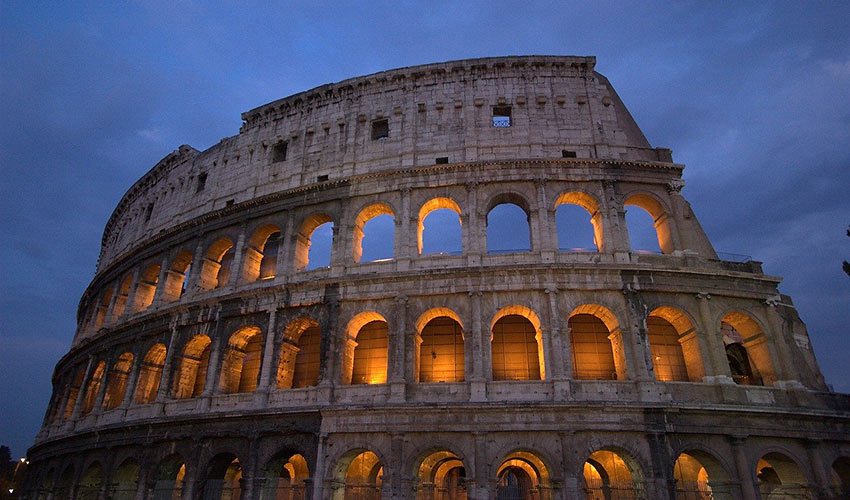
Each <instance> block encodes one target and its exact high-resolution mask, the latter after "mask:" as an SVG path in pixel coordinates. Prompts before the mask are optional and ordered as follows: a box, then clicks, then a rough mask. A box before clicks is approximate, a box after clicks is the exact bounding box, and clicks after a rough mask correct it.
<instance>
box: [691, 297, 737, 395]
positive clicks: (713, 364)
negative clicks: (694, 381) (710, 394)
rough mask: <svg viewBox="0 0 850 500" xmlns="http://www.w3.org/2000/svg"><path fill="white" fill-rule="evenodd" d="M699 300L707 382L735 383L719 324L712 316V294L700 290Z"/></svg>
mask: <svg viewBox="0 0 850 500" xmlns="http://www.w3.org/2000/svg"><path fill="white" fill-rule="evenodd" d="M696 297H697V300H698V301H699V316H700V322H701V323H702V325H703V332H702V333H703V334H702V335H699V336H698V337H697V338H698V339H699V340H700V344H699V346H700V350H701V351H702V354H703V359H704V361H703V363H704V364H705V373H706V376H705V377H704V381H705V382H709V383H710V382H716V383H721V384H734V383H735V382H734V381H733V380H732V372H731V371H730V370H729V363H728V362H727V361H726V348H725V346H724V345H723V339H721V338H720V335H719V331H720V329H719V325H715V324H714V321H713V320H712V317H711V310H710V308H709V305H708V301H709V300H711V295H710V294H708V293H704V292H700V293H698V294H697V295H696Z"/></svg>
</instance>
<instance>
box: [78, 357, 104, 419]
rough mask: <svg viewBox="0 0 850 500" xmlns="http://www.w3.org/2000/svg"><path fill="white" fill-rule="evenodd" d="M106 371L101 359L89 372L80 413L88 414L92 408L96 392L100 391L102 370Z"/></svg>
mask: <svg viewBox="0 0 850 500" xmlns="http://www.w3.org/2000/svg"><path fill="white" fill-rule="evenodd" d="M105 371H106V362H105V361H101V362H100V363H98V364H97V366H96V367H95V369H94V370H93V371H92V372H91V377H90V378H89V383H88V385H87V386H86V396H85V399H84V400H83V408H82V414H83V415H88V414H89V412H91V411H92V409H93V408H94V402H95V400H96V399H97V393H98V392H99V391H100V384H101V381H102V380H103V372H105Z"/></svg>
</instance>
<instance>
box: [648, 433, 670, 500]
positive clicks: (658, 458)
mask: <svg viewBox="0 0 850 500" xmlns="http://www.w3.org/2000/svg"><path fill="white" fill-rule="evenodd" d="M647 442H648V443H649V452H650V456H651V458H652V471H653V474H652V479H650V478H645V479H646V483H647V485H650V484H651V485H652V489H654V490H655V495H654V497H653V498H659V499H661V498H669V499H670V500H676V480H675V478H674V477H673V468H672V467H670V464H672V463H673V462H674V460H673V458H672V457H671V456H670V451H669V446H668V444H667V438H666V436H665V435H664V434H663V433H662V432H648V433H647ZM649 493H650V494H651V493H652V491H649Z"/></svg>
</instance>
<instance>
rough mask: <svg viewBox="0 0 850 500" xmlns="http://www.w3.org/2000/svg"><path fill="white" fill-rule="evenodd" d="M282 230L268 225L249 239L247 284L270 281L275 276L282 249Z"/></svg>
mask: <svg viewBox="0 0 850 500" xmlns="http://www.w3.org/2000/svg"><path fill="white" fill-rule="evenodd" d="M280 240H281V237H280V228H278V227H277V226H275V225H274V224H266V225H264V226H262V227H260V228H258V229H257V230H256V231H254V234H252V235H251V238H249V239H248V248H247V249H246V250H245V257H244V258H245V263H244V269H245V271H244V278H245V281H246V282H251V281H262V280H270V279H273V278H274V276H275V268H276V267H277V254H278V250H279V249H280Z"/></svg>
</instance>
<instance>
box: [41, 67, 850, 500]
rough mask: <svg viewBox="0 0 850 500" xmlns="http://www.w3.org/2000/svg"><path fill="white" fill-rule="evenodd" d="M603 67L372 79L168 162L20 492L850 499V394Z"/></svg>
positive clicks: (138, 212) (113, 258) (256, 117)
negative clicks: (640, 232)
mask: <svg viewBox="0 0 850 500" xmlns="http://www.w3.org/2000/svg"><path fill="white" fill-rule="evenodd" d="M595 62H596V61H595V58H593V57H573V56H527V57H499V58H486V59H474V60H462V61H454V62H447V63H440V64H429V65H424V66H416V67H408V68H401V69H396V70H391V71H385V72H381V73H376V74H373V75H368V76H362V77H357V78H352V79H349V80H345V81H342V82H340V83H334V84H328V85H324V86H321V87H317V88H315V89H312V90H308V91H306V92H302V93H299V94H295V95H292V96H290V97H286V98H284V99H280V100H278V101H274V102H271V103H269V104H265V105H263V106H260V107H258V108H255V109H252V110H250V111H247V112H245V113H243V114H242V125H241V128H240V130H239V133H238V134H237V135H235V136H233V137H228V138H225V139H222V140H221V141H220V142H219V143H218V144H216V145H215V146H213V147H211V148H209V149H207V150H206V151H198V150H196V149H194V148H192V147H190V146H185V145H184V146H180V148H179V149H177V150H176V151H174V152H172V153H171V154H169V155H168V156H166V157H165V158H163V159H162V160H161V161H160V162H159V163H157V164H156V165H155V166H154V167H153V168H152V169H151V170H150V171H149V172H148V173H146V174H145V175H144V176H142V177H141V179H139V180H138V181H137V182H136V183H135V184H134V185H133V186H132V187H130V189H129V190H128V191H127V193H126V194H125V195H124V196H123V197H122V198H121V201H120V202H119V203H118V206H117V207H116V208H115V210H114V212H113V214H112V216H111V217H110V218H109V221H108V222H107V224H106V228H105V230H104V232H103V240H102V246H101V251H100V256H99V260H98V265H97V270H96V273H95V276H94V279H93V280H92V281H91V284H90V285H89V286H88V288H87V290H86V291H85V293H84V294H83V296H82V299H81V301H80V305H79V309H78V316H77V318H78V321H77V324H78V329H77V331H76V334H75V336H74V340H73V344H72V346H71V349H70V351H69V352H68V353H67V354H66V355H65V356H64V357H63V358H62V359H61V360H60V361H59V363H58V364H57V366H56V369H55V372H54V375H53V389H54V390H53V395H52V397H51V400H50V404H49V408H48V410H47V412H46V416H45V418H44V423H43V427H42V429H41V431H40V433H39V435H38V436H37V438H36V443H35V445H34V446H33V447H32V448H31V449H30V450H29V459H30V461H31V468H30V472H31V473H30V474H29V476H28V478H27V483H26V485H25V490H24V497H26V498H32V499H36V498H38V499H64V498H75V499H77V498H79V499H145V498H154V499H163V500H165V499H168V500H176V499H179V498H183V499H216V500H218V499H227V500H236V499H263V500H270V499H280V500H283V499H286V500H296V499H297V500H301V499H315V500H319V499H328V500H372V499H379V498H381V499H418V500H438V499H439V500H460V499H469V500H472V499H475V500H486V499H499V500H509V499H522V500H531V499H533V500H554V499H594V500H596V499H600V500H602V499H604V500H609V499H673V498H677V499H700V500H707V499H712V498H713V499H738V498H741V499H745V500H756V499H760V498H761V499H779V498H781V499H786V498H808V499H824V498H848V495H850V493H848V492H850V397H848V396H847V395H841V394H835V393H832V392H831V391H829V390H828V389H827V386H826V384H825V382H824V379H823V376H822V375H821V373H820V370H819V368H818V365H817V363H816V361H815V358H814V355H813V352H812V349H811V346H810V343H809V337H808V334H807V331H806V327H805V325H804V324H803V322H802V321H801V320H800V318H799V317H798V315H797V312H796V310H795V309H794V306H793V304H792V302H791V299H790V298H789V297H788V296H785V295H782V294H780V293H779V292H778V290H777V286H778V284H779V282H780V278H778V277H775V276H769V275H765V274H764V273H763V272H762V268H761V264H760V263H759V262H755V261H752V260H748V259H741V258H730V257H725V258H724V256H723V254H720V255H718V253H716V252H715V250H714V248H713V247H712V245H711V243H710V242H709V241H708V239H707V237H706V235H705V233H704V232H703V230H702V228H701V227H700V224H699V222H698V221H697V218H696V216H695V214H694V212H693V211H692V209H691V207H690V205H689V204H688V202H687V201H686V200H685V199H684V198H683V196H682V192H681V191H682V186H683V182H682V170H683V168H684V166H683V165H681V164H677V163H674V162H673V159H672V154H671V152H670V150H669V149H664V148H653V147H651V146H650V144H649V142H648V141H647V139H646V138H645V137H644V135H643V133H642V132H641V130H640V129H639V128H638V126H637V124H636V123H635V121H634V120H633V118H632V116H631V115H630V114H629V111H628V110H627V109H626V108H625V106H624V105H623V103H622V101H621V100H620V98H619V97H618V95H617V93H616V92H615V91H614V89H613V87H612V86H611V84H610V83H609V81H608V80H607V79H606V78H605V77H604V76H602V75H600V74H599V73H597V72H596V71H595V70H594V66H595ZM576 211H578V212H576ZM627 212H631V214H632V215H634V214H641V213H643V214H645V215H646V217H645V219H644V220H646V221H648V222H647V224H646V229H647V230H648V231H650V232H651V234H652V235H653V236H652V237H653V238H655V239H657V251H655V252H646V251H637V249H636V248H634V246H633V245H632V244H631V243H630V242H631V241H633V239H634V235H632V238H630V235H629V226H628V225H627V224H626V219H627V216H626V214H627ZM494 213H496V214H499V213H501V214H503V216H499V217H496V216H494ZM576 213H579V214H580V216H579V217H573V218H570V219H569V220H574V221H578V222H576V223H573V224H570V225H568V228H569V230H561V231H559V230H558V229H559V228H560V227H561V225H559V222H558V221H559V220H560V219H559V218H560V217H561V216H562V214H573V215H575V214H576ZM517 214H519V216H517ZM630 216H631V215H630ZM506 221H508V222H506ZM379 222H380V223H381V224H383V226H380V227H382V228H383V229H382V231H383V233H381V234H384V235H385V236H386V235H387V234H391V235H392V236H388V237H385V238H384V240H380V238H377V236H376V235H375V233H377V232H378V229H376V228H377V227H379V226H378V225H377V224H378V223H379ZM438 222H439V223H438ZM506 224H507V227H504V226H505V225H506ZM630 224H631V223H630ZM500 226H502V227H501V228H499V227H500ZM497 230H500V231H501V233H496V231H497ZM559 233H560V234H559ZM497 234H502V235H504V234H509V235H511V241H512V242H519V243H512V244H513V245H514V246H519V247H520V248H510V247H506V245H505V243H504V242H503V241H499V239H498V238H497V236H496V235H497ZM575 235H586V239H584V240H581V239H580V238H579V236H575ZM574 236H575V237H574ZM376 238H377V239H376ZM571 238H572V239H571ZM577 238H579V239H577ZM429 240H430V241H429ZM376 241H377V243H376ZM381 241H384V250H383V251H384V253H376V252H370V251H367V249H368V248H373V247H374V248H379V247H381ZM581 241H589V242H590V243H588V244H584V245H583V244H581ZM370 245H372V247H370ZM441 245H442V246H441Z"/></svg>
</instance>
